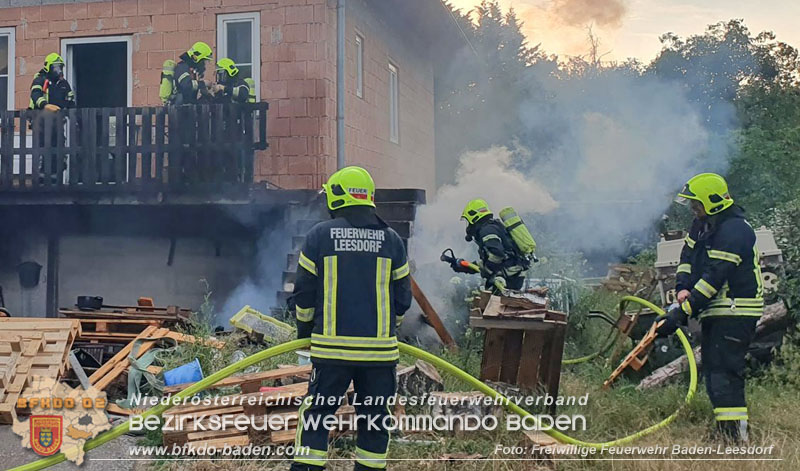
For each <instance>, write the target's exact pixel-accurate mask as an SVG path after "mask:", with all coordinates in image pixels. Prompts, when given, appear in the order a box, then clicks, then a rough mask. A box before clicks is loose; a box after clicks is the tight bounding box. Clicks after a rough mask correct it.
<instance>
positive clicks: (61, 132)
mask: <svg viewBox="0 0 800 471" xmlns="http://www.w3.org/2000/svg"><path fill="white" fill-rule="evenodd" d="M66 117H67V113H66V111H65V110H61V111H59V112H58V120H57V122H56V132H57V134H56V147H55V159H56V161H55V164H56V165H55V172H56V180H55V183H54V184H55V186H57V187H62V186H64V172H65V171H66V168H67V143H66V137H67V134H66V125H67V122H66Z"/></svg>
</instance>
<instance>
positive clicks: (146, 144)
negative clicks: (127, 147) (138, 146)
mask: <svg viewBox="0 0 800 471" xmlns="http://www.w3.org/2000/svg"><path fill="white" fill-rule="evenodd" d="M152 151H153V109H152V108H150V107H145V108H142V182H144V183H148V182H150V180H151V179H152V165H153V162H152Z"/></svg>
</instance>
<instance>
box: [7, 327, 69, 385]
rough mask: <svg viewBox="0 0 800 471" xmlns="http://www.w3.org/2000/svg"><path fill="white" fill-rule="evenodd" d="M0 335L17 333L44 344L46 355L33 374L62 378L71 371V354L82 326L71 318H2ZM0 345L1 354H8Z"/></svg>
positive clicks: (40, 356) (41, 358)
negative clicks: (0, 333) (39, 340)
mask: <svg viewBox="0 0 800 471" xmlns="http://www.w3.org/2000/svg"><path fill="white" fill-rule="evenodd" d="M0 332H3V333H8V334H16V335H19V336H21V337H22V338H23V339H29V340H32V339H39V338H41V339H42V341H43V344H44V346H43V354H42V355H38V356H37V359H36V360H35V361H34V363H33V366H32V367H33V372H32V373H33V374H38V375H49V376H51V377H59V376H62V375H64V373H65V372H66V371H67V368H69V351H70V349H71V348H72V343H73V342H74V341H75V340H76V339H77V338H78V336H79V335H80V333H81V324H80V322H78V321H75V320H72V319H53V318H41V317H2V318H0ZM7 349H8V348H7V347H6V346H4V345H3V344H2V342H0V355H3V354H4V353H3V352H6V351H7Z"/></svg>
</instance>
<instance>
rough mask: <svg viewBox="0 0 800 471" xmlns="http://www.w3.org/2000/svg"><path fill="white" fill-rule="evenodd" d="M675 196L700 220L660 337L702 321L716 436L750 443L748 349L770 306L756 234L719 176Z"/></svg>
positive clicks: (707, 176) (699, 178)
mask: <svg viewBox="0 0 800 471" xmlns="http://www.w3.org/2000/svg"><path fill="white" fill-rule="evenodd" d="M676 201H678V202H679V203H681V204H684V205H686V204H688V205H689V206H690V208H691V211H692V213H693V214H694V216H695V219H694V221H693V223H692V226H691V229H690V230H689V235H688V236H687V237H686V241H685V242H686V243H685V245H684V247H683V250H682V251H681V258H680V264H679V265H678V270H677V276H676V285H675V288H676V293H677V301H678V304H677V306H676V307H673V308H672V309H671V310H670V311H669V313H668V314H666V316H665V322H664V324H663V325H661V326H660V327H659V329H658V334H659V335H660V336H666V335H669V334H671V333H673V332H675V330H676V329H677V328H678V327H679V326H680V325H685V324H686V322H687V319H688V318H690V317H691V318H696V319H699V320H700V323H701V326H702V341H701V348H702V353H703V377H704V379H705V383H706V390H707V391H708V397H709V398H710V399H711V404H712V405H713V406H714V416H715V419H716V433H717V434H718V435H719V436H721V438H723V439H725V440H732V441H740V442H746V441H747V422H748V414H747V404H746V402H745V392H744V387H745V381H744V370H745V354H746V353H747V347H748V345H749V344H750V341H751V340H752V339H753V336H754V334H755V329H756V323H757V322H758V319H759V317H761V314H762V313H763V311H764V298H763V294H762V293H763V289H762V279H761V268H760V265H759V260H758V257H759V255H758V249H757V247H756V235H755V232H754V231H753V228H752V227H750V224H748V222H747V221H746V220H745V218H744V210H743V209H742V208H740V207H739V206H738V205H734V204H733V198H731V196H730V194H729V193H728V185H727V183H726V182H725V180H724V179H723V178H722V177H721V176H719V175H716V174H713V173H701V174H700V175H696V176H695V177H693V178H692V179H690V180H689V181H688V182H687V183H686V185H685V186H684V187H683V190H682V191H681V192H680V193H679V194H678V198H677V200H676Z"/></svg>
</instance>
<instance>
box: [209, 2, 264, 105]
mask: <svg viewBox="0 0 800 471" xmlns="http://www.w3.org/2000/svg"><path fill="white" fill-rule="evenodd" d="M244 21H250V22H251V27H252V29H251V34H250V42H251V44H250V53H251V55H252V57H251V60H252V64H251V70H252V71H253V72H252V74H253V81H254V82H255V83H256V101H261V12H258V11H253V12H246V13H226V14H220V15H217V54H219V57H217V58H216V60H219V59H221V58H223V57H227V56H228V39H227V34H225V33H226V31H227V30H226V23H240V22H244Z"/></svg>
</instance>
